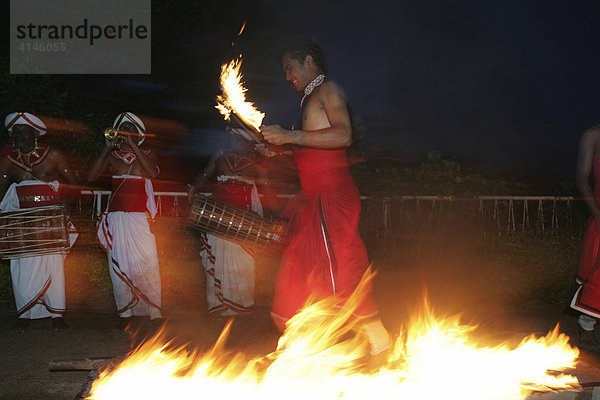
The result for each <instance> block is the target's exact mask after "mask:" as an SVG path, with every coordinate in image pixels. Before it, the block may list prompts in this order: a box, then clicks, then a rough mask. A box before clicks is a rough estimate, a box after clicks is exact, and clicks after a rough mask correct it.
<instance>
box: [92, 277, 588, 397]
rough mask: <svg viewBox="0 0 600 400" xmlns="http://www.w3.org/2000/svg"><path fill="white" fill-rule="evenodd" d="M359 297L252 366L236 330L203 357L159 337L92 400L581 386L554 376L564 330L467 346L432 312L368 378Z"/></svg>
mask: <svg viewBox="0 0 600 400" xmlns="http://www.w3.org/2000/svg"><path fill="white" fill-rule="evenodd" d="M363 289H364V287H363V286H361V287H360V288H359V291H358V292H357V293H359V292H360V290H363ZM357 293H355V295H353V297H352V298H351V299H349V300H348V301H347V302H346V303H345V305H344V307H343V308H341V309H339V308H338V309H337V312H335V311H332V310H334V309H335V305H336V304H338V303H339V302H338V299H335V298H330V299H325V300H323V301H320V302H316V303H314V304H311V305H308V306H306V307H305V308H304V309H303V311H302V312H301V313H299V314H298V315H297V316H295V317H294V318H293V319H292V320H290V322H289V324H288V326H287V330H286V332H285V333H284V335H283V336H282V337H281V339H280V341H279V344H278V347H277V350H276V351H275V352H273V353H271V354H269V355H267V356H265V357H261V358H257V359H252V360H250V361H247V360H246V359H245V358H244V357H243V356H242V355H236V356H235V357H233V358H231V357H229V358H227V357H226V356H225V354H224V351H223V343H224V339H225V337H226V335H227V334H228V331H229V327H230V325H228V326H227V327H226V328H225V330H224V332H223V333H222V334H221V337H220V338H219V340H218V341H217V344H216V345H215V346H214V347H213V349H212V350H211V351H210V352H209V353H207V354H205V355H201V356H200V355H198V354H192V353H190V352H187V351H185V350H183V349H181V348H180V349H175V350H168V349H167V347H168V343H164V341H161V338H160V336H159V337H155V338H153V340H151V341H150V342H147V343H145V344H144V345H143V346H141V347H140V348H139V349H137V350H136V351H134V352H133V354H131V356H130V357H129V358H128V359H127V360H125V361H124V362H123V363H122V364H121V365H120V367H119V368H118V369H117V370H115V371H113V372H110V373H108V372H105V373H102V374H101V376H100V378H99V379H98V380H97V381H96V382H95V383H94V385H93V388H92V394H91V396H90V397H89V398H90V399H98V400H100V399H111V400H115V399H132V398H143V399H178V398H199V397H204V398H210V397H211V396H215V398H216V397H218V398H223V399H237V398H244V399H277V400H279V399H281V398H282V396H284V397H285V398H286V399H302V400H306V399H315V400H316V399H361V400H364V399H371V398H381V399H383V398H397V399H414V398H419V399H461V400H465V399H466V400H469V399H473V400H474V399H486V400H489V399H493V400H496V399H498V400H499V399H506V400H515V399H524V398H526V397H527V396H528V395H529V394H530V393H532V392H533V391H547V390H552V389H560V388H562V389H566V388H571V387H576V386H577V385H578V382H577V379H576V378H575V377H573V376H570V375H564V374H561V373H558V372H557V371H561V370H564V369H567V368H573V367H574V366H575V364H576V359H577V357H578V355H579V351H578V350H577V349H576V348H573V347H571V346H570V345H569V343H568V338H567V337H566V336H565V335H563V334H560V333H559V332H558V326H557V327H556V328H555V329H554V330H553V331H552V332H550V333H549V334H548V335H547V336H545V337H542V338H535V337H533V336H531V337H528V338H526V339H524V340H523V341H522V342H521V344H520V345H519V346H517V347H516V348H510V347H509V346H508V345H506V344H501V345H499V346H496V347H482V346H478V345H476V344H475V343H474V341H473V340H472V339H470V336H471V333H472V332H473V331H474V330H475V327H473V326H466V325H461V324H460V322H459V320H458V318H445V319H441V318H436V317H435V316H434V315H433V313H432V312H431V311H429V308H428V307H427V306H426V307H425V311H424V312H423V313H422V314H421V315H420V316H418V317H416V318H414V319H413V320H412V321H411V323H410V325H409V326H408V329H407V330H406V332H405V333H404V334H403V335H400V337H398V339H397V341H396V343H395V347H394V349H393V351H392V352H390V356H389V358H388V360H387V362H386V363H384V365H383V366H382V367H380V368H378V369H370V370H369V369H367V368H366V367H365V365H364V359H365V358H364V355H365V354H366V353H367V352H368V344H367V343H368V342H367V339H366V337H365V336H363V334H362V332H361V331H360V330H358V329H357V325H356V322H355V321H353V320H352V318H351V314H352V310H353V309H355V305H356V304H357V301H358V299H359V296H358V295H357ZM352 333H355V334H352Z"/></svg>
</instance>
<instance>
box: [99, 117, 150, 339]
mask: <svg viewBox="0 0 600 400" xmlns="http://www.w3.org/2000/svg"><path fill="white" fill-rule="evenodd" d="M113 128H114V129H116V130H117V131H118V132H119V134H118V136H117V137H116V138H115V139H114V140H110V139H109V138H106V139H105V146H104V149H103V150H102V153H100V156H99V157H98V159H97V160H96V162H95V163H94V165H93V166H92V169H91V170H90V173H89V176H88V179H89V180H90V181H95V180H97V179H98V178H99V177H100V174H101V173H102V172H104V170H106V169H108V170H109V171H110V173H111V175H112V188H113V189H112V198H111V201H110V203H109V204H108V207H107V211H106V212H105V213H104V214H102V216H101V219H100V224H99V225H98V241H99V243H100V245H101V246H102V248H103V249H104V250H105V251H106V254H107V256H108V265H109V272H110V277H111V281H112V285H113V293H114V296H115V302H116V305H117V312H118V314H119V316H120V317H121V322H122V326H123V327H124V328H125V327H127V326H128V325H130V324H134V325H135V326H134V327H133V329H134V330H135V329H138V328H143V327H144V326H145V321H144V320H145V319H146V318H147V317H149V318H150V320H151V321H152V324H151V325H152V328H158V327H159V326H160V325H162V314H161V282H160V274H159V268H158V255H157V252H156V240H155V238H154V235H153V234H152V232H150V226H149V224H148V219H147V213H148V215H149V216H150V217H151V218H154V216H155V215H156V203H155V201H154V192H153V187H152V182H151V181H150V179H148V178H154V177H156V176H157V175H158V173H159V169H158V164H157V160H156V155H155V154H154V152H152V151H151V150H149V149H146V148H144V147H142V144H143V143H144V139H145V135H146V126H145V125H144V122H143V121H142V119H141V118H140V117H139V116H137V115H135V114H133V113H130V112H124V113H121V114H119V115H118V116H117V118H116V119H115V121H114V123H113ZM137 317H142V318H137ZM132 318H133V319H132Z"/></svg>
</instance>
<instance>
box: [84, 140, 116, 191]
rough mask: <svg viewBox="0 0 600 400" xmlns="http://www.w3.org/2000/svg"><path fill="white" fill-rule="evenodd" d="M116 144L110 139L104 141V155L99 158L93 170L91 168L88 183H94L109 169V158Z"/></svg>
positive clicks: (101, 154)
mask: <svg viewBox="0 0 600 400" xmlns="http://www.w3.org/2000/svg"><path fill="white" fill-rule="evenodd" d="M114 146H115V143H114V142H113V141H110V140H108V139H105V140H104V148H103V149H102V153H100V155H99V156H98V158H97V159H96V161H95V162H94V164H93V165H92V168H90V172H89V173H88V181H89V182H94V181H95V180H97V179H98V178H99V177H100V174H101V173H102V172H104V171H105V170H106V169H107V168H108V163H109V156H110V153H111V151H113V148H114Z"/></svg>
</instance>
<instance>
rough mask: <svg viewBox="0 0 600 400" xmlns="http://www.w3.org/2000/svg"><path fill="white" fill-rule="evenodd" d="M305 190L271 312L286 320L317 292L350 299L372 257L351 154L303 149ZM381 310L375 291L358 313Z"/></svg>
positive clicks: (299, 155)
mask: <svg viewBox="0 0 600 400" xmlns="http://www.w3.org/2000/svg"><path fill="white" fill-rule="evenodd" d="M294 156H295V160H296V164H297V166H298V172H299V175H300V182H301V187H302V191H301V193H300V194H299V195H298V196H297V197H296V199H294V200H292V203H291V204H290V208H293V209H292V210H291V221H290V226H289V230H288V236H287V240H288V243H289V244H288V246H287V247H286V249H285V250H284V252H283V254H282V261H281V268H280V270H279V273H278V276H277V281H276V283H275V294H274V298H273V306H272V310H271V315H272V316H273V317H274V318H277V319H280V320H282V321H286V320H288V319H290V318H291V317H292V316H294V314H296V313H297V312H298V311H299V310H300V308H302V306H303V305H304V304H305V302H306V300H307V299H308V297H309V296H310V295H311V294H315V295H316V296H317V299H320V298H324V297H328V296H332V295H337V296H339V297H340V298H341V299H342V300H343V299H345V298H347V297H348V296H349V295H350V294H351V293H352V292H353V291H354V289H355V288H356V286H357V285H358V283H359V282H360V280H361V278H362V276H363V274H364V272H365V270H366V268H367V267H368V257H367V251H366V248H365V246H364V244H363V242H362V240H361V238H360V235H359V232H358V221H359V217H360V196H359V193H358V189H357V188H356V185H355V183H354V180H353V179H352V176H351V175H350V170H349V169H348V164H347V162H346V152H345V150H344V149H339V150H317V149H301V150H297V151H296V152H295V154H294ZM377 313H378V310H377V306H376V304H375V301H374V299H373V296H372V294H371V291H370V289H369V291H368V293H367V294H366V297H365V299H364V301H363V303H362V304H361V305H360V306H359V308H358V309H357V310H356V311H355V315H356V316H357V317H358V318H368V317H372V316H375V315H376V314H377Z"/></svg>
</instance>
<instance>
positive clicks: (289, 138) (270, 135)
mask: <svg viewBox="0 0 600 400" xmlns="http://www.w3.org/2000/svg"><path fill="white" fill-rule="evenodd" d="M260 133H261V134H262V135H263V137H264V138H265V140H266V141H267V142H269V143H271V144H274V145H277V146H281V145H284V144H294V143H295V139H296V136H297V133H298V132H296V131H288V130H286V129H283V128H282V127H281V126H279V125H263V126H261V127H260Z"/></svg>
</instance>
